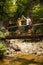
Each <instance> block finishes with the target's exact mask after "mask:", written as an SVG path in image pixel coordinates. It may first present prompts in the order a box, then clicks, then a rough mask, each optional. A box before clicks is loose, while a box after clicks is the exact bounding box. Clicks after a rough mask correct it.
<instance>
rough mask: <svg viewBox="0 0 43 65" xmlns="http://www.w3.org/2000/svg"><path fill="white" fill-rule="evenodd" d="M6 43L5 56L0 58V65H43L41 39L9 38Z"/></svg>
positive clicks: (42, 43)
mask: <svg viewBox="0 0 43 65" xmlns="http://www.w3.org/2000/svg"><path fill="white" fill-rule="evenodd" d="M6 45H7V48H8V49H7V51H6V52H5V55H6V56H5V58H4V59H2V60H1V59H0V65H43V40H42V41H34V42H32V41H29V40H28V39H27V40H25V39H10V40H6Z"/></svg>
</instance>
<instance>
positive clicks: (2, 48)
mask: <svg viewBox="0 0 43 65" xmlns="http://www.w3.org/2000/svg"><path fill="white" fill-rule="evenodd" d="M6 50H7V48H6V45H5V43H4V42H3V41H0V57H1V56H2V55H4V52H5V51H6Z"/></svg>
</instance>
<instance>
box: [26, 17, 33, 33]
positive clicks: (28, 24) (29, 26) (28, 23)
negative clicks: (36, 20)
mask: <svg viewBox="0 0 43 65" xmlns="http://www.w3.org/2000/svg"><path fill="white" fill-rule="evenodd" d="M31 24H32V22H31V19H30V18H29V16H27V18H26V30H27V32H28V33H31Z"/></svg>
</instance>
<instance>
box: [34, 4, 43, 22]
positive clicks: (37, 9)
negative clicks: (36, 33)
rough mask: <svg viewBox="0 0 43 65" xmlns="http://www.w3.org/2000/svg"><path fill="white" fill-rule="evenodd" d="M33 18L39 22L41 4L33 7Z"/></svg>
mask: <svg viewBox="0 0 43 65" xmlns="http://www.w3.org/2000/svg"><path fill="white" fill-rule="evenodd" d="M33 13H34V14H33V20H34V21H38V22H40V18H43V5H41V4H38V5H36V6H34V7H33Z"/></svg>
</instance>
